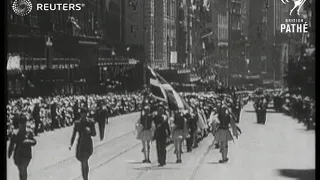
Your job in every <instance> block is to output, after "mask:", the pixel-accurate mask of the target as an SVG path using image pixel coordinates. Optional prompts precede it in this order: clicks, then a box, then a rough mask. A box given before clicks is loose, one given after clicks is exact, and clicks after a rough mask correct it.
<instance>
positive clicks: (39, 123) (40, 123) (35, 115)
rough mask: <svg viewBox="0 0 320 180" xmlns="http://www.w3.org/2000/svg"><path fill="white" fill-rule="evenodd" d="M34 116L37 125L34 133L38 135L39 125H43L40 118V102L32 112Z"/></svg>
mask: <svg viewBox="0 0 320 180" xmlns="http://www.w3.org/2000/svg"><path fill="white" fill-rule="evenodd" d="M32 116H33V119H34V121H35V122H34V123H35V127H34V134H35V135H36V136H37V135H38V132H39V128H40V127H39V126H41V127H43V125H42V122H41V120H40V107H39V103H36V104H35V106H34V109H33V112H32Z"/></svg>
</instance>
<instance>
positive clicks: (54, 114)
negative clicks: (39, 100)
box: [50, 102, 60, 131]
mask: <svg viewBox="0 0 320 180" xmlns="http://www.w3.org/2000/svg"><path fill="white" fill-rule="evenodd" d="M50 114H51V120H52V124H51V130H52V131H53V130H54V129H55V128H60V126H59V121H58V119H57V104H56V103H55V102H54V103H53V104H52V105H51V107H50Z"/></svg>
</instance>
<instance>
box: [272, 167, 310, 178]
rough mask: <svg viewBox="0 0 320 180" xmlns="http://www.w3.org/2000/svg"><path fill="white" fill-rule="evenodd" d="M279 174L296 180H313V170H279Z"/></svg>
mask: <svg viewBox="0 0 320 180" xmlns="http://www.w3.org/2000/svg"><path fill="white" fill-rule="evenodd" d="M278 172H279V174H280V175H281V176H284V177H289V178H296V179H297V180H315V173H316V171H315V169H279V170H278Z"/></svg>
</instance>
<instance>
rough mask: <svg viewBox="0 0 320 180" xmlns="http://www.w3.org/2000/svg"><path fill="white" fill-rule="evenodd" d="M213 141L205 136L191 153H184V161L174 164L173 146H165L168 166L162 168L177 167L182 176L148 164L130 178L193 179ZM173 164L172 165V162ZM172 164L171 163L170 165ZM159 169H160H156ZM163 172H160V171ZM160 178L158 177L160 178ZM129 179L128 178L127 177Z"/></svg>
mask: <svg viewBox="0 0 320 180" xmlns="http://www.w3.org/2000/svg"><path fill="white" fill-rule="evenodd" d="M213 148H214V142H213V140H212V138H210V137H207V138H205V139H203V140H202V142H201V143H200V145H199V147H198V148H196V149H194V151H192V152H191V153H186V154H185V157H184V158H183V159H184V160H185V161H184V163H182V164H175V163H174V162H175V158H176V157H175V154H174V153H173V152H172V151H173V150H174V149H175V148H174V145H172V146H170V147H168V148H167V151H168V155H167V161H168V167H166V168H164V169H177V173H178V174H179V173H183V174H184V175H182V176H177V175H176V174H174V175H171V173H170V172H168V171H165V170H164V171H161V169H162V168H158V167H157V166H155V165H150V166H149V167H145V168H144V169H143V170H141V171H140V172H138V173H137V174H136V175H135V177H134V178H131V180H139V179H151V178H152V179H153V178H154V177H161V178H162V179H179V178H180V179H186V180H193V179H194V178H195V175H196V174H197V172H198V170H199V169H200V167H201V166H202V165H203V163H204V161H205V160H206V158H207V156H208V154H209V153H210V152H211V151H212V150H213ZM172 163H173V164H175V165H173V164H172ZM171 164H172V165H171ZM158 170H160V171H158ZM161 172H162V173H164V174H162V173H161ZM161 178H160V179H161ZM128 179H129V178H128Z"/></svg>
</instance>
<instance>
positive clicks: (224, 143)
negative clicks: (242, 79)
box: [7, 89, 315, 180]
mask: <svg viewBox="0 0 320 180" xmlns="http://www.w3.org/2000/svg"><path fill="white" fill-rule="evenodd" d="M180 98H181V100H182V101H183V102H184V104H185V106H184V108H182V109H181V108H179V107H178V105H177V104H176V103H172V102H170V101H169V100H168V101H167V102H164V101H161V100H159V99H157V98H156V97H155V96H154V95H153V94H152V92H150V91H148V90H145V91H143V92H137V93H131V94H109V95H85V96H56V97H48V98H26V99H22V98H21V99H16V100H10V102H9V105H8V107H7V112H8V126H12V129H13V128H14V129H18V132H17V133H12V132H10V131H8V137H11V138H10V145H9V157H11V155H12V154H13V159H14V162H15V164H16V165H17V167H18V169H19V175H20V179H23V180H25V179H27V167H28V165H29V163H30V160H31V147H32V146H34V145H36V143H37V142H36V140H35V138H34V136H33V134H37V133H39V132H41V131H46V130H54V129H56V128H61V127H64V126H68V125H69V126H70V125H74V128H73V133H72V136H71V138H70V139H71V140H70V145H69V149H71V148H72V146H73V144H74V142H75V138H76V137H77V136H76V134H78V133H79V136H78V140H77V144H76V158H77V160H78V161H79V162H80V163H81V172H82V177H83V179H84V180H88V175H89V169H90V168H89V163H88V160H89V158H90V157H91V155H92V154H93V150H94V147H93V142H92V138H91V137H92V136H96V134H97V131H96V129H95V123H98V127H99V135H100V139H101V140H103V138H104V131H105V128H104V126H105V125H106V124H108V118H109V117H110V116H116V115H120V114H125V113H130V112H135V111H140V113H141V115H140V117H139V118H138V119H137V122H136V123H135V125H134V127H135V130H136V138H137V139H138V140H139V141H141V143H142V150H141V151H142V153H143V155H144V159H143V161H142V162H143V163H151V159H150V148H151V142H152V141H155V142H156V151H157V162H158V164H159V166H160V167H162V166H165V165H166V157H167V151H166V147H167V146H168V144H170V143H173V144H174V149H175V150H174V154H175V155H176V163H182V159H183V158H182V155H183V145H184V144H185V145H186V150H187V152H192V151H193V150H194V149H196V148H197V147H198V146H199V143H201V141H202V140H203V139H204V138H205V137H206V136H208V135H209V134H212V135H213V136H214V142H215V148H219V149H220V153H221V156H222V158H221V160H219V163H226V162H228V160H229V157H228V148H229V146H228V142H229V141H233V140H234V137H236V138H238V137H239V135H240V134H241V133H242V132H241V129H240V127H239V122H240V114H241V110H242V108H243V106H245V105H246V104H247V103H248V102H249V101H250V100H253V101H254V107H255V110H256V114H257V122H258V123H259V124H265V123H266V113H267V109H268V106H269V104H270V102H271V101H272V100H273V102H274V108H275V109H276V110H277V111H282V112H284V113H287V114H288V115H292V116H293V117H296V118H297V119H298V120H299V122H304V123H306V126H307V128H308V129H309V126H310V124H311V122H313V123H314V125H315V119H314V116H315V106H314V102H315V101H313V100H310V98H308V97H304V98H303V99H302V97H301V96H299V95H294V94H292V95H290V94H289V95H288V93H279V92H277V91H269V92H268V91H265V90H262V89H258V90H257V91H255V92H253V93H249V92H245V91H242V92H239V91H238V92H237V91H233V92H230V93H221V92H219V93H215V92H205V93H201V92H198V93H180ZM28 123H29V124H28ZM27 126H29V127H27ZM10 133H12V136H11V135H10ZM184 142H185V143H184ZM14 147H15V148H14ZM22 152H27V153H22ZM21 155H22V156H21Z"/></svg>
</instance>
